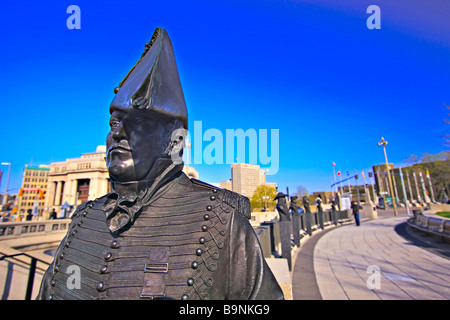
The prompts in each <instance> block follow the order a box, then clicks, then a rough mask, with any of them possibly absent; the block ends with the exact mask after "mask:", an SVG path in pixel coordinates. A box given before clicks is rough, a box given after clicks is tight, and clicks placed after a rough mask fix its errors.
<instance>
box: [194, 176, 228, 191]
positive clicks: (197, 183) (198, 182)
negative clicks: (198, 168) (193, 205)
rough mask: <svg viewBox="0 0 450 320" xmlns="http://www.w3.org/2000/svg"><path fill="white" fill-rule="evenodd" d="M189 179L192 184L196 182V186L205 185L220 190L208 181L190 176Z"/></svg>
mask: <svg viewBox="0 0 450 320" xmlns="http://www.w3.org/2000/svg"><path fill="white" fill-rule="evenodd" d="M191 181H192V183H193V184H196V185H198V186H202V187H206V188H208V189H212V190H214V189H215V190H221V189H220V188H218V187H216V186H213V185H212V184H209V183H206V182H203V181H200V180H197V179H194V178H191Z"/></svg>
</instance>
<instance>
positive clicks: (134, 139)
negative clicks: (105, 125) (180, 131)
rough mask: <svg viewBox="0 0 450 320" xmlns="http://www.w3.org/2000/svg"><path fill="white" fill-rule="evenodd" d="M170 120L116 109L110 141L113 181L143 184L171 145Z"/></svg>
mask: <svg viewBox="0 0 450 320" xmlns="http://www.w3.org/2000/svg"><path fill="white" fill-rule="evenodd" d="M165 124H166V120H165V119H163V118H162V117H157V116H156V114H155V113H149V112H148V111H145V110H135V109H128V110H122V109H120V110H119V109H116V110H114V111H113V112H112V114H111V118H110V122H109V125H110V127H111V130H110V132H109V133H108V135H107V137H106V147H107V150H106V165H107V167H108V171H109V174H110V176H111V179H114V180H116V181H120V182H127V181H140V180H143V179H145V178H146V177H147V175H148V173H149V171H150V169H151V168H152V166H153V164H154V163H155V161H156V159H158V158H161V157H162V156H163V154H164V153H165V151H166V149H167V147H168V146H169V143H170V132H169V133H168V132H167V129H166V125H165Z"/></svg>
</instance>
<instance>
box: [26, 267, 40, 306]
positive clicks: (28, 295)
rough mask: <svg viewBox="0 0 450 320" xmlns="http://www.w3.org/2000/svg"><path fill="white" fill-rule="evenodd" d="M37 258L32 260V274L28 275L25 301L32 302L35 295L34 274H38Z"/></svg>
mask: <svg viewBox="0 0 450 320" xmlns="http://www.w3.org/2000/svg"><path fill="white" fill-rule="evenodd" d="M36 262H37V260H36V258H31V264H30V272H29V274H28V284H27V293H26V295H25V300H31V294H32V293H33V283H34V274H35V273H36Z"/></svg>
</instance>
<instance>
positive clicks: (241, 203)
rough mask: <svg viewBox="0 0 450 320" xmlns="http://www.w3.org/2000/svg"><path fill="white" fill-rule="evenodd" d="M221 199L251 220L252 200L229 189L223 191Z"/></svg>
mask: <svg viewBox="0 0 450 320" xmlns="http://www.w3.org/2000/svg"><path fill="white" fill-rule="evenodd" d="M221 198H222V201H223V202H224V203H226V204H228V205H229V206H231V207H233V208H234V209H235V210H236V211H237V212H239V214H240V215H242V216H244V217H246V218H247V219H251V217H252V216H251V213H250V211H251V210H250V200H249V199H248V198H247V197H245V196H243V195H240V194H238V193H236V192H233V191H230V190H227V189H222V192H221Z"/></svg>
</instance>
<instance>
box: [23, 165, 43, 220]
mask: <svg viewBox="0 0 450 320" xmlns="http://www.w3.org/2000/svg"><path fill="white" fill-rule="evenodd" d="M49 171H50V166H49V165H39V166H37V167H36V166H28V165H25V168H24V170H23V179H22V187H21V188H20V191H19V195H18V196H19V197H18V203H17V213H18V215H19V218H20V219H23V218H25V216H26V215H27V214H28V212H31V213H32V214H35V215H42V214H43V212H44V207H45V196H46V194H47V183H48V173H49Z"/></svg>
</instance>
